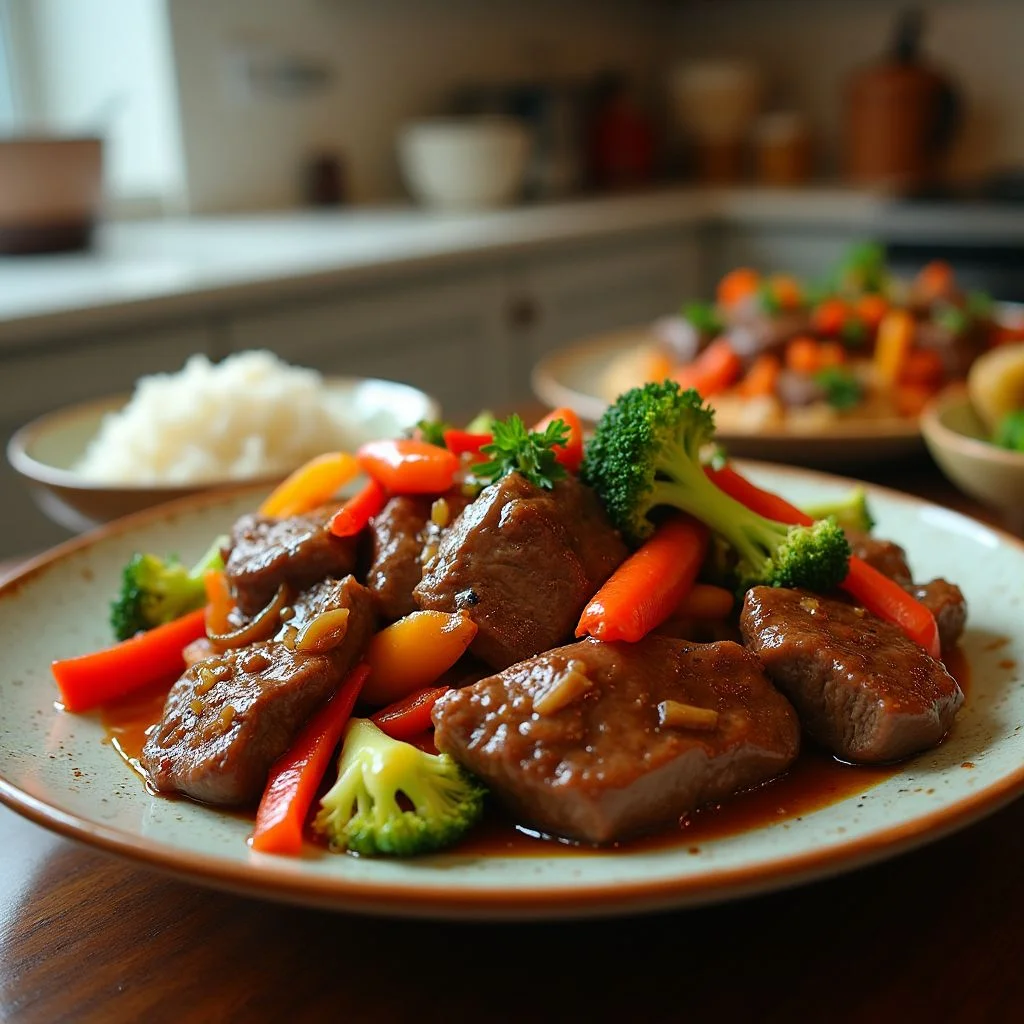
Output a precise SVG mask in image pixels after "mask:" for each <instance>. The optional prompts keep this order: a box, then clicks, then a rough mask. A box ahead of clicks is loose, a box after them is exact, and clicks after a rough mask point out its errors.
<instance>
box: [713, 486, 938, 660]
mask: <svg viewBox="0 0 1024 1024" xmlns="http://www.w3.org/2000/svg"><path fill="white" fill-rule="evenodd" d="M707 474H708V476H709V477H710V478H711V479H712V480H713V481H714V482H715V483H716V484H717V485H718V486H719V487H720V488H721V489H722V490H723V491H725V493H726V494H728V495H730V497H733V498H735V499H736V500H737V501H738V502H740V504H742V505H746V506H747V508H749V509H751V510H752V511H754V512H757V513H759V514H760V515H763V516H765V517H766V518H768V519H775V520H776V521H777V522H780V523H789V524H790V525H794V526H810V525H811V524H812V523H813V522H814V520H813V519H812V518H811V517H810V516H809V515H807V513H806V512H803V511H801V510H800V509H798V508H797V507H796V506H795V505H791V504H790V503H789V502H788V501H786V500H785V498H781V497H779V496H778V495H777V494H772V493H771V492H770V491H765V490H762V489H761V488H760V487H757V486H756V485H755V484H752V483H751V482H750V481H749V480H747V479H746V478H745V477H743V476H741V475H740V474H739V473H737V472H736V470H734V469H732V468H731V467H730V466H725V467H723V468H721V469H708V471H707ZM841 586H842V588H843V590H845V591H846V592H847V593H848V594H849V595H850V596H851V597H853V598H854V599H855V600H857V601H859V602H860V603H861V604H862V605H863V606H864V607H865V608H866V609H867V610H868V611H869V612H871V613H872V614H874V615H877V616H878V617H879V618H880V619H885V620H886V621H887V622H892V623H894V624H895V625H897V626H899V627H900V629H902V630H903V632H904V633H905V634H906V635H907V636H908V637H910V639H911V640H913V641H914V642H915V643H916V644H918V645H919V646H920V647H923V648H924V649H925V650H926V651H927V652H928V653H929V654H930V655H931V656H932V657H933V658H935V659H939V658H940V657H941V654H942V647H941V644H940V641H939V627H938V624H937V623H936V621H935V616H934V615H933V614H932V613H931V611H930V609H928V608H927V607H926V606H925V605H923V604H921V602H920V601H918V600H917V599H916V598H915V597H914V596H913V595H911V594H909V593H908V592H907V591H906V590H904V589H903V587H901V586H900V585H899V584H898V583H897V582H896V581H895V580H891V579H889V577H888V576H886V575H884V574H883V573H881V572H879V571H878V570H877V569H875V568H874V567H873V566H871V565H868V563H867V562H865V561H864V560H863V559H861V558H858V557H857V556H856V555H854V556H853V557H851V558H850V569H849V572H848V573H847V576H846V579H845V580H843V582H842V584H841Z"/></svg>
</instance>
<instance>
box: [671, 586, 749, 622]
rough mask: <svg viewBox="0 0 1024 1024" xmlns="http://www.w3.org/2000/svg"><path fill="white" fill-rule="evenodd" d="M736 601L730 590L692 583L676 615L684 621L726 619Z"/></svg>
mask: <svg viewBox="0 0 1024 1024" xmlns="http://www.w3.org/2000/svg"><path fill="white" fill-rule="evenodd" d="M735 603H736V599H735V597H734V596H733V593H732V591H731V590H726V589H725V587H717V586H715V585H714V584H713V583H694V585H693V586H692V587H691V588H690V592H689V593H688V594H686V596H685V597H684V598H683V599H682V601H681V602H680V603H679V607H678V608H677V609H676V614H677V615H679V616H681V617H682V618H686V619H707V620H714V619H727V618H728V617H729V613H730V612H731V611H732V608H733V605H734V604H735Z"/></svg>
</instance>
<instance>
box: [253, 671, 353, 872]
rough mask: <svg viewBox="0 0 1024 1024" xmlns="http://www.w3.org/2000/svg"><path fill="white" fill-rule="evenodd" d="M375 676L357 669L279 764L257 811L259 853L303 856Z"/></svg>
mask: <svg viewBox="0 0 1024 1024" xmlns="http://www.w3.org/2000/svg"><path fill="white" fill-rule="evenodd" d="M369 672H370V670H369V668H368V667H367V666H366V665H365V664H359V665H357V666H356V667H355V668H354V669H352V671H351V672H349V674H348V675H347V676H346V677H345V680H344V682H342V684H341V686H339V687H338V689H337V690H335V692H334V693H333V694H332V696H331V698H330V699H329V700H328V701H327V703H326V704H324V705H323V707H321V708H320V710H319V711H317V712H316V714H314V715H313V717H312V718H311V719H310V720H309V721H308V722H307V723H306V724H305V726H303V728H302V731H301V732H300V733H299V734H298V736H296V737H295V741H294V742H293V743H292V745H291V747H290V748H289V749H288V750H286V751H285V752H284V753H283V754H282V755H281V756H280V757H279V758H278V759H277V760H276V761H275V762H274V764H273V767H272V768H271V769H270V775H269V777H268V779H267V785H266V788H265V789H264V790H263V797H262V799H261V800H260V805H259V808H258V809H257V811H256V826H255V828H254V829H253V834H252V848H253V849H254V850H258V851H259V852H260V853H282V854H290V855H292V856H297V855H298V854H299V853H301V852H302V830H303V826H304V825H305V823H306V815H307V814H308V813H309V808H310V806H311V805H312V803H313V798H314V797H315V796H316V790H317V787H318V786H319V785H320V780H321V779H322V778H323V777H324V772H325V771H326V770H327V765H328V763H329V762H330V759H331V756H332V755H333V754H334V748H335V747H336V746H337V745H338V741H339V740H340V739H341V734H342V733H343V732H344V731H345V726H346V724H347V723H348V720H349V718H350V717H351V716H352V708H353V707H355V703H356V698H357V697H358V696H359V691H360V690H361V689H362V686H363V683H364V682H365V681H366V677H367V676H368V675H369Z"/></svg>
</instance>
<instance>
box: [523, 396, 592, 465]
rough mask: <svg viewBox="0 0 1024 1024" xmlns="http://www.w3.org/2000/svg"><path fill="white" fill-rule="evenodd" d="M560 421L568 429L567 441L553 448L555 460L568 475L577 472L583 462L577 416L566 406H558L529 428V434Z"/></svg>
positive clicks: (581, 440)
mask: <svg viewBox="0 0 1024 1024" xmlns="http://www.w3.org/2000/svg"><path fill="white" fill-rule="evenodd" d="M555 420H561V421H562V422H563V423H564V424H565V425H566V426H567V427H568V428H569V440H568V441H567V442H566V443H565V444H564V445H559V446H558V447H556V448H555V458H556V459H557V460H558V461H559V462H560V463H561V464H562V465H563V466H565V468H566V469H567V470H569V472H570V473H577V472H579V468H580V464H581V463H582V462H583V424H582V423H581V422H580V418H579V416H577V415H576V413H575V412H574V411H573V410H572V409H570V408H569V407H568V406H565V405H563V406H559V407H558V408H557V409H553V410H552V411H551V412H549V413H548V414H547V416H545V417H544V418H543V419H542V420H541V421H540V422H539V423H537V424H535V425H534V426H532V427H531V428H530V431H531V433H538V434H539V433H542V432H543V431H544V430H545V429H546V428H547V426H548V424H549V423H554V421H555Z"/></svg>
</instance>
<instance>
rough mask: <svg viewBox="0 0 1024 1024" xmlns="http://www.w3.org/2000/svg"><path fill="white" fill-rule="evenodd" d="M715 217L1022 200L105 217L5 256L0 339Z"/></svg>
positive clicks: (904, 232)
mask: <svg viewBox="0 0 1024 1024" xmlns="http://www.w3.org/2000/svg"><path fill="white" fill-rule="evenodd" d="M714 222H719V223H722V222H724V223H733V224H743V225H750V226H755V225H758V224H771V223H776V224H785V225H788V226H790V227H792V228H804V229H807V230H819V229H820V230H825V229H830V228H831V229H834V228H836V227H837V226H838V227H842V228H844V229H846V230H849V231H851V232H854V233H860V234H864V235H877V234H879V233H881V234H884V236H885V237H887V238H890V239H897V238H913V239H915V240H919V241H928V240H934V239H936V238H944V239H947V240H948V239H950V238H953V239H959V240H961V241H972V240H973V241H978V240H984V241H985V242H986V244H993V245H1000V244H1001V245H1012V244H1024V206H1021V207H994V206H991V205H981V204H979V205H973V206H971V205H956V206H950V205H948V204H945V205H944V204H923V203H894V202H893V201H892V200H891V199H889V198H887V197H886V196H884V195H880V194H876V193H871V192H865V191H858V190H854V189H843V188H828V187H817V188H807V189H791V190H790V189H756V188H746V189H744V188H737V189H723V190H697V189H692V188H674V189H658V190H653V191H650V192H645V193H637V194H628V195H614V196H600V197H592V198H581V199H574V200H569V201H562V202H548V203H544V204H535V205H522V206H517V207H511V208H507V209H502V210H494V211H488V212H480V213H443V212H432V211H427V210H423V209H418V208H415V207H408V206H395V207H382V208H363V207H355V208H350V209H342V210H337V211H330V212H320V211H318V212H310V211H296V212H292V213H275V214H261V215H248V216H243V215H238V216H224V217H197V218H167V219H161V220H152V221H125V222H112V223H109V224H105V225H103V226H101V228H100V229H99V231H98V237H97V240H96V244H95V246H94V248H93V249H92V250H91V251H89V252H86V253H69V254H55V255H38V256H22V257H13V256H7V257H0V345H4V344H13V343H18V342H22V341H25V340H30V339H31V338H33V337H38V336H40V335H42V334H53V333H56V332H61V331H69V330H72V329H75V328H76V327H81V326H82V325H88V326H96V327H100V326H103V327H106V326H110V325H111V324H112V323H115V322H116V321H117V320H118V319H119V318H120V319H125V318H128V317H137V316H139V315H140V314H148V315H153V316H157V315H159V316H165V315H172V314H173V315H188V314H195V315H200V314H202V313H204V312H207V311H209V310H211V309H216V308H218V306H222V305H223V304H225V303H227V302H231V301H235V300H237V299H239V298H242V297H244V296H245V295H246V294H248V293H250V292H251V290H252V289H255V288H258V289H259V290H260V293H261V295H262V296H264V297H266V296H267V295H272V294H273V293H274V289H277V290H278V291H279V292H281V293H282V294H287V293H290V292H291V293H293V292H294V291H295V290H296V288H300V287H310V286H315V287H322V286H325V285H329V284H332V283H342V282H347V281H352V280H364V279H366V277H367V276H369V275H373V276H375V277H377V278H380V277H382V276H383V275H386V274H387V273H389V272H390V273H396V272H400V271H408V270H411V269H416V268H420V267H433V268H437V267H443V266H445V265H452V264H457V263H459V262H460V261H462V262H464V261H466V260H467V259H478V258H479V257H481V256H483V255H492V256H494V255H502V254H509V253H513V252H515V251H517V250H522V249H524V248H527V247H531V248H536V247H537V246H538V245H543V244H557V243H562V242H572V241H574V240H578V241H582V240H585V239H587V238H592V237H597V236H608V235H614V234H616V233H617V232H624V231H635V230H643V229H652V228H659V227H663V228H666V229H671V228H673V227H679V226H685V225H693V226H698V225H702V224H708V223H714Z"/></svg>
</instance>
